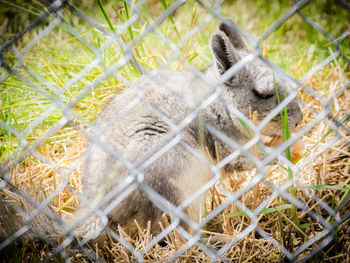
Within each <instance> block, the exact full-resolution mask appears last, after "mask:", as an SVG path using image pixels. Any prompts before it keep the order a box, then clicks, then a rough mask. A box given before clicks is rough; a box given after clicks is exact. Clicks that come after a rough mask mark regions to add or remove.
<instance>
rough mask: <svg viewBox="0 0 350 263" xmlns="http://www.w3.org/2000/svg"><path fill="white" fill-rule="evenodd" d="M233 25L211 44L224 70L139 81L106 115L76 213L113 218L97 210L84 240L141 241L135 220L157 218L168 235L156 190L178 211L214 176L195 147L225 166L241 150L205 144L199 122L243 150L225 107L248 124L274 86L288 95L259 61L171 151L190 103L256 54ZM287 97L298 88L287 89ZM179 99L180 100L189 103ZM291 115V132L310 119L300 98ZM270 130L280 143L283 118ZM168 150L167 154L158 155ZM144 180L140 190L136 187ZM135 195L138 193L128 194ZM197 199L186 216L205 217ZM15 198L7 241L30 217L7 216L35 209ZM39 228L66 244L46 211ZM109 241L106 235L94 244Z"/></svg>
mask: <svg viewBox="0 0 350 263" xmlns="http://www.w3.org/2000/svg"><path fill="white" fill-rule="evenodd" d="M232 23H233V22H232V21H231V20H229V19H226V20H223V21H222V22H221V23H220V25H219V31H218V32H217V33H214V34H213V35H212V37H211V42H210V45H211V50H212V54H213V57H214V60H215V63H214V64H213V65H212V66H211V67H209V68H208V69H207V70H206V71H205V72H203V74H204V76H205V78H201V77H199V76H197V74H195V73H193V72H191V71H185V72H173V71H159V72H157V73H156V74H154V75H153V77H149V76H147V75H146V76H143V77H141V78H140V79H138V80H137V82H136V83H135V85H134V86H133V87H132V88H127V89H124V90H121V91H119V92H118V93H117V94H116V95H115V96H114V98H113V99H112V100H111V101H110V102H109V103H108V104H107V105H106V107H105V108H104V109H103V110H102V111H101V113H100V114H99V116H98V117H97V119H96V121H95V125H94V128H93V130H92V134H93V135H92V136H91V137H92V138H94V141H91V140H89V142H88V145H87V151H86V162H85V165H84V174H83V195H84V197H85V198H86V199H87V200H85V201H84V200H83V201H82V202H81V203H82V205H81V208H80V210H78V211H77V212H76V214H77V215H79V214H84V213H83V212H84V211H93V210H94V209H96V207H99V208H100V211H102V213H103V212H104V213H107V212H108V214H107V218H105V219H106V220H105V221H103V220H102V219H101V218H103V216H101V217H100V216H99V215H98V214H97V213H94V212H91V213H90V215H89V216H87V219H86V220H85V221H82V222H81V223H79V224H78V226H77V227H76V228H74V234H75V235H77V236H80V237H87V236H88V235H89V234H91V233H93V232H94V231H95V230H100V229H103V227H104V226H105V225H106V224H107V225H108V227H109V228H110V229H113V230H115V231H118V226H121V227H122V228H123V229H124V231H125V232H126V233H128V234H130V235H133V234H135V233H136V232H137V227H136V225H135V223H134V219H136V220H137V222H138V224H139V225H140V226H141V227H146V226H147V223H148V221H151V231H152V233H153V234H157V233H159V231H160V230H161V229H160V226H159V224H158V222H159V221H161V218H162V214H163V211H162V210H161V209H159V208H158V207H157V206H156V205H155V204H154V202H152V201H151V200H150V194H149V192H147V191H148V190H147V189H153V191H154V192H155V193H157V194H159V195H160V196H162V197H163V198H164V199H165V200H167V201H168V202H169V203H170V204H172V205H174V206H178V205H180V204H181V203H182V202H184V201H185V200H187V199H188V198H189V197H190V196H191V195H193V193H195V192H196V191H198V190H199V189H200V188H201V187H202V186H203V185H205V184H206V183H207V182H208V181H209V180H210V179H211V178H212V177H213V176H212V173H211V171H210V169H209V168H207V165H206V164H205V163H204V162H203V160H202V159H201V158H198V156H197V157H196V156H195V155H194V154H193V153H192V152H191V151H190V150H189V148H187V147H190V148H191V149H194V150H195V151H197V152H198V153H200V152H203V151H202V149H203V148H205V149H208V152H209V153H210V154H211V155H213V157H215V152H216V147H217V150H218V152H219V155H220V156H219V158H220V160H223V159H224V158H225V157H227V156H228V155H229V154H231V153H232V152H233V149H232V148H231V147H230V146H229V145H227V144H225V142H223V141H222V140H220V139H219V138H217V137H216V136H214V134H213V133H211V132H209V131H208V130H207V129H204V130H203V135H202V142H200V141H201V139H200V137H201V135H200V132H201V131H200V128H199V127H200V126H199V123H200V119H202V120H203V121H204V122H205V123H207V124H209V125H211V126H212V127H214V128H215V129H217V130H219V131H220V132H222V133H223V134H225V135H226V136H227V137H229V138H230V139H231V140H233V141H235V142H236V143H238V144H239V145H243V144H245V143H246V142H248V141H249V136H248V134H247V131H246V129H245V128H244V127H243V126H242V124H241V122H240V120H239V118H238V117H237V116H236V114H234V113H233V112H232V111H231V110H229V109H228V108H227V106H226V104H227V105H231V106H233V107H234V108H236V109H237V110H239V111H240V112H241V113H242V114H244V115H245V116H247V117H249V112H250V111H251V112H254V111H256V112H257V113H258V114H257V117H258V120H257V121H258V122H259V121H261V120H262V119H263V118H264V117H266V116H267V115H268V114H269V113H270V112H271V111H272V110H273V109H274V108H276V107H277V105H278V100H277V98H276V90H275V88H276V87H277V90H278V93H279V94H283V95H284V94H285V89H286V85H285V83H284V82H283V81H282V80H280V79H279V78H278V76H274V73H273V71H272V70H271V69H270V68H269V67H267V66H266V65H265V64H264V63H263V62H261V61H260V60H259V59H256V58H255V59H253V60H252V61H251V62H250V63H248V64H247V65H245V66H244V67H243V68H242V69H240V70H239V71H238V72H237V73H236V74H234V75H233V76H230V77H229V78H228V80H226V81H224V83H223V84H221V85H220V95H219V96H218V97H217V98H216V99H213V100H212V101H211V102H210V103H208V105H207V106H206V107H204V108H203V110H202V111H201V113H200V114H197V117H196V118H193V119H192V120H191V121H189V122H188V123H186V125H184V127H183V129H181V132H180V135H181V138H180V139H178V141H177V143H174V144H173V145H171V146H169V147H167V143H169V142H170V141H171V140H173V139H174V138H175V137H176V136H178V135H176V134H175V135H174V136H172V132H173V131H174V129H176V128H174V127H176V125H178V124H183V123H184V120H185V119H186V118H188V115H189V114H190V113H191V112H192V109H193V107H192V106H190V104H189V103H187V102H185V100H187V101H190V102H192V103H193V104H192V105H197V104H198V103H199V102H200V101H202V100H203V99H204V98H205V96H207V94H208V92H209V90H210V89H211V88H212V87H213V85H215V84H216V83H218V81H219V80H220V78H221V77H222V75H224V74H225V73H226V72H227V71H228V70H229V69H230V68H231V66H233V65H235V64H236V63H237V62H238V61H239V60H241V59H242V58H243V57H245V56H247V55H249V52H248V50H247V48H246V45H245V43H244V42H243V40H242V38H241V37H240V35H239V34H238V33H237V32H236V31H235V30H233V27H232ZM226 75H227V74H226ZM164 83H165V84H166V87H165V86H164V85H163V84H164ZM169 88H170V89H169ZM287 93H288V94H289V93H290V90H288V89H287ZM140 94H141V95H140ZM176 94H181V96H183V97H184V98H185V100H184V99H183V98H181V96H177V95H176ZM282 97H283V96H282V95H281V96H280V98H281V99H283V98H282ZM131 105H132V107H131ZM127 107H130V109H127ZM287 110H288V117H289V119H288V122H289V127H290V130H291V131H292V130H293V129H294V128H295V127H296V125H297V124H298V123H299V122H300V121H301V119H302V114H301V111H300V108H299V105H298V103H297V100H293V101H292V102H290V103H289V104H288V106H287ZM199 116H200V117H199ZM261 133H262V134H263V135H266V136H281V135H282V130H281V120H280V116H279V115H278V114H277V116H276V117H274V118H273V119H272V120H271V121H270V122H269V123H268V125H266V127H264V128H263V129H262V131H261ZM167 136H168V137H167ZM165 138H166V140H164V139H165ZM176 138H179V137H176ZM174 141H175V140H174ZM215 145H217V146H215ZM160 147H164V149H165V148H166V147H167V148H166V149H165V150H163V152H162V154H159V156H157V151H158V150H159V148H160ZM161 151H162V150H161ZM145 156H147V157H145ZM155 156H156V157H155ZM202 156H205V154H202ZM152 158H153V159H152ZM253 167H254V164H253V163H252V162H251V161H250V160H249V159H248V158H247V157H245V156H244V155H240V156H238V157H237V158H235V159H233V160H232V161H230V163H229V164H228V165H227V167H226V168H227V169H233V170H246V169H251V168H253ZM132 169H134V171H132ZM135 182H136V183H138V184H139V187H137V186H135V187H134V188H135V189H133V188H132V187H133V185H134V184H133V183H135ZM122 186H123V187H122ZM118 187H119V188H120V189H119V188H118ZM146 188H147V189H146ZM128 189H129V190H130V189H131V190H130V193H129V194H128V195H127V193H128ZM119 190H120V191H119ZM118 191H119V192H118ZM123 194H124V195H125V196H124V195H123ZM198 196H199V197H198V198H197V199H196V200H194V201H193V202H192V204H191V206H188V207H186V208H184V209H183V211H184V213H188V214H189V215H190V218H191V219H192V220H194V221H198V220H199V218H200V207H201V204H202V203H203V202H204V198H205V193H202V194H200V195H198ZM7 198H8V199H11V198H12V199H14V200H17V201H16V203H13V202H2V205H0V210H2V211H0V212H1V215H0V219H1V221H0V223H1V224H3V226H2V227H1V230H0V237H1V239H2V240H4V239H5V238H6V237H8V236H9V234H11V233H9V232H10V231H12V233H13V231H15V230H18V229H19V228H20V227H21V226H23V225H24V219H23V218H17V220H16V222H15V223H11V225H9V224H10V223H9V220H8V218H9V216H8V214H9V213H10V211H12V210H13V207H14V208H16V207H19V208H21V209H22V210H24V211H25V212H28V213H30V212H31V211H32V210H33V208H34V207H33V205H31V204H29V203H28V201H26V200H24V199H23V198H17V194H16V193H14V192H11V191H8V197H7ZM101 202H103V204H102V205H101ZM98 204H100V206H98ZM10 205H11V206H12V207H10ZM189 207H191V209H188V208H189ZM190 210H191V211H190ZM189 211H190V212H189ZM107 219H108V220H107ZM30 226H31V229H32V230H33V232H34V233H37V234H39V235H42V236H44V237H46V238H48V239H53V240H59V238H60V237H61V236H62V235H64V234H65V233H66V231H67V229H65V230H64V229H63V228H62V227H61V226H60V225H59V224H58V223H57V222H56V221H53V220H52V219H51V218H50V217H49V216H47V215H46V214H45V213H43V212H41V213H39V214H38V215H37V216H36V217H35V218H34V219H33V220H32V221H31V225H30ZM97 232H99V231H97ZM103 235H105V234H104V233H103V231H101V233H100V234H98V235H97V236H96V239H95V240H98V239H99V238H102V237H101V236H103Z"/></svg>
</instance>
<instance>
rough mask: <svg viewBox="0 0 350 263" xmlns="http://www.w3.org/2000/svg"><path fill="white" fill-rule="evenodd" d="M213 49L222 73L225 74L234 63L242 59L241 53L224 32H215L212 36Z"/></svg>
mask: <svg viewBox="0 0 350 263" xmlns="http://www.w3.org/2000/svg"><path fill="white" fill-rule="evenodd" d="M211 50H212V52H213V55H214V58H215V62H216V66H217V68H218V70H219V72H220V74H224V73H225V72H226V71H227V70H228V69H229V68H230V67H231V66H232V65H233V64H235V63H236V62H238V61H239V60H240V56H239V54H238V53H237V51H236V50H235V49H234V48H233V46H232V45H231V43H230V41H229V40H228V38H227V37H226V36H225V35H224V34H222V33H215V34H213V36H212V37H211Z"/></svg>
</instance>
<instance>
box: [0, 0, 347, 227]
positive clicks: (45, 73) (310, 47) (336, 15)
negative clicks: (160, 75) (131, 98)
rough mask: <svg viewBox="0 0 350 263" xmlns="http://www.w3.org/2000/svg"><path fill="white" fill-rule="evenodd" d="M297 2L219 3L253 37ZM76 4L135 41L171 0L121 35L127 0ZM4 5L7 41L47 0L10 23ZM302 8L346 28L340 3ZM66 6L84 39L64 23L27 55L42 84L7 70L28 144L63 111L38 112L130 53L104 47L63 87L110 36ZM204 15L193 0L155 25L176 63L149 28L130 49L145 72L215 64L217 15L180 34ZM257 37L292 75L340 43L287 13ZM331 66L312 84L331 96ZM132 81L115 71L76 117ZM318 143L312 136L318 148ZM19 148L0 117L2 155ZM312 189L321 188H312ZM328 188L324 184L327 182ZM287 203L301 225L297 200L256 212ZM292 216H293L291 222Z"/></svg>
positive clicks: (3, 93)
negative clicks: (213, 39) (78, 76)
mask: <svg viewBox="0 0 350 263" xmlns="http://www.w3.org/2000/svg"><path fill="white" fill-rule="evenodd" d="M293 3H294V2H293V1H257V0H255V1H243V0H238V1H233V2H226V3H224V5H223V6H222V8H221V11H222V13H223V14H224V15H226V16H228V17H230V18H232V19H233V20H234V21H235V22H236V23H237V25H238V26H240V27H241V28H242V29H243V30H244V31H246V32H248V33H249V34H251V35H252V36H254V37H255V38H256V39H257V38H258V37H259V36H261V35H262V34H263V32H264V31H265V30H266V29H267V28H269V26H271V25H272V24H273V23H274V22H275V21H276V20H277V19H278V18H280V17H282V15H283V14H284V13H286V12H287V11H288V10H289V9H290V8H291V7H292V5H293ZM0 4H2V5H8V4H9V2H8V1H5V0H0ZM74 4H76V7H77V8H78V9H80V10H82V11H83V12H85V13H86V14H87V15H89V16H90V17H92V18H94V19H95V20H96V21H97V22H98V23H100V25H102V26H103V28H104V29H105V30H108V31H110V32H111V33H114V34H115V36H116V37H117V38H118V39H119V41H122V42H124V43H128V42H130V41H132V40H135V39H138V37H139V36H141V35H142V34H143V33H144V32H145V30H146V28H147V27H148V26H149V25H152V24H153V22H154V21H155V20H156V19H157V17H158V16H159V15H160V14H161V13H162V12H164V11H165V10H166V9H168V8H169V7H170V6H171V5H172V1H170V0H162V1H154V0H153V1H150V2H149V3H147V4H145V5H143V6H141V7H140V14H141V18H142V19H141V20H138V21H136V22H135V23H134V24H133V25H131V26H129V27H128V28H127V29H126V30H125V31H124V32H123V33H121V34H120V33H119V30H120V25H121V24H122V23H124V22H126V21H127V20H128V19H129V18H130V17H132V16H133V15H134V14H135V10H133V9H132V8H131V7H130V6H128V5H127V4H126V2H124V1H119V2H117V3H116V2H112V1H100V0H96V1H92V0H90V1H84V3H82V4H79V3H78V2H73V5H74ZM1 7H2V6H0V17H1V18H0V24H3V25H4V26H3V27H0V36H1V40H2V41H6V39H9V38H10V37H11V36H12V35H13V34H14V32H18V31H20V30H21V29H23V28H24V27H25V25H26V24H27V21H23V20H25V19H31V20H32V19H34V18H35V17H37V15H38V14H40V12H41V11H42V7H41V5H40V4H38V3H37V2H36V1H29V2H25V1H18V0H17V1H14V2H12V4H10V7H8V8H10V9H9V10H10V11H11V12H10V13H11V14H12V16H9V18H8V19H10V20H9V21H10V22H9V23H7V24H6V23H4V21H5V20H4V17H5V18H6V13H5V11H4V10H5V8H1ZM6 10H7V9H6ZM326 11H327V12H326ZM302 12H303V13H305V14H306V15H308V16H310V17H311V18H312V19H314V20H315V21H316V22H317V23H319V24H320V25H321V26H322V27H323V28H324V29H325V30H327V31H328V32H329V33H330V34H332V35H333V36H334V37H335V38H337V37H339V36H340V35H341V33H342V32H344V31H345V30H347V28H348V27H349V22H348V19H347V16H348V13H347V12H346V11H345V10H342V9H341V8H340V7H338V6H336V5H335V4H330V1H317V3H316V2H315V1H313V2H311V3H310V4H309V5H308V6H306V7H305V8H303V9H302ZM63 14H64V15H65V23H67V25H69V26H70V27H72V28H73V29H74V30H75V31H76V32H77V33H78V34H80V35H81V36H82V37H83V41H82V40H80V39H77V38H76V37H75V36H74V35H73V34H72V32H70V31H69V30H67V28H66V27H65V26H64V24H63V23H62V24H61V25H59V26H57V27H56V28H54V29H53V30H52V32H51V33H50V34H49V35H48V36H46V37H44V38H43V39H42V40H41V41H40V42H39V43H38V44H37V45H35V46H34V47H33V48H31V49H30V50H29V51H28V52H26V53H25V54H24V57H23V65H25V68H27V69H30V71H31V72H33V73H34V75H31V74H29V73H28V72H27V71H26V70H25V68H24V67H20V68H19V69H18V73H19V74H20V75H21V76H24V77H25V78H26V79H28V80H30V81H31V82H32V83H33V84H34V85H36V87H37V88H38V89H36V88H33V87H32V86H30V85H28V84H26V83H24V82H23V81H22V80H21V79H20V78H18V77H16V76H15V75H10V76H8V77H7V78H6V79H4V80H3V81H2V82H1V83H0V118H1V121H3V122H4V123H6V125H8V126H11V127H13V128H14V129H15V130H17V131H18V132H24V131H26V134H24V135H23V136H24V137H25V139H26V140H27V143H28V144H31V143H34V142H35V141H36V140H38V139H40V138H41V137H42V136H44V135H45V134H46V132H47V131H48V130H49V129H50V127H52V126H53V125H55V124H56V123H58V122H59V120H60V119H61V118H62V117H63V116H64V114H63V111H62V110H61V109H55V110H53V111H52V112H50V113H49V114H48V116H47V117H46V118H44V119H43V121H42V122H40V123H39V124H38V125H36V126H35V127H32V128H31V125H33V122H34V121H35V120H36V119H37V118H38V117H39V116H41V115H42V114H43V113H44V112H45V111H47V110H48V109H50V107H52V106H53V105H55V100H56V99H57V98H58V95H57V94H58V93H62V98H63V101H64V103H66V104H68V103H70V102H71V101H72V100H74V98H75V97H76V96H77V95H79V94H81V92H83V90H84V89H85V88H86V87H89V86H90V85H91V84H92V83H93V82H94V81H95V80H96V79H97V78H98V77H99V76H101V75H102V74H103V73H104V72H105V68H108V67H110V66H113V65H114V64H115V63H116V62H118V60H119V59H120V58H122V57H123V55H124V54H123V50H122V49H121V47H120V46H119V45H118V44H116V43H114V42H111V43H110V44H109V45H108V46H106V47H105V48H104V50H101V51H100V52H101V53H100V55H101V62H100V63H99V64H98V65H97V66H96V67H94V68H93V69H91V70H90V71H88V72H87V73H86V74H84V76H83V77H82V78H81V79H79V80H78V81H76V82H75V83H74V84H72V85H71V86H69V87H65V85H66V83H67V82H68V81H70V80H71V79H72V78H74V77H75V76H76V74H79V72H80V71H81V70H83V69H84V68H85V67H86V66H88V65H89V64H90V63H91V62H92V61H94V60H95V59H96V58H97V57H96V54H94V50H99V49H100V48H101V47H102V46H104V43H106V41H107V40H108V38H107V37H106V36H105V35H103V34H102V33H101V32H100V31H99V30H97V29H95V28H94V27H92V26H91V25H89V24H88V23H86V22H85V21H84V20H82V19H80V18H78V17H76V16H71V13H70V11H68V10H63ZM1 15H2V16H1ZM206 16H207V12H206V11H205V10H204V9H203V8H202V7H201V6H200V5H199V4H197V3H196V2H194V1H188V2H187V3H186V4H184V5H183V6H181V7H180V8H179V9H178V10H177V11H176V12H175V13H174V14H172V15H171V16H169V17H168V18H166V19H165V20H164V21H163V23H161V24H160V26H158V27H157V30H158V32H159V33H160V34H162V35H164V36H165V37H166V38H167V39H168V40H169V42H170V43H171V44H173V45H175V46H176V47H177V48H178V50H179V52H180V54H179V57H177V58H175V59H173V60H171V61H170V59H171V58H172V57H173V56H174V51H173V50H172V49H171V47H169V45H168V44H167V43H165V42H164V41H163V40H161V38H159V36H157V35H156V34H155V33H149V34H147V35H146V36H145V37H144V38H143V39H142V40H141V41H140V42H138V43H137V44H136V45H135V46H134V47H133V48H132V50H133V54H134V59H135V60H136V61H137V62H138V63H139V64H140V65H142V66H143V67H144V68H145V69H147V70H153V69H156V68H158V67H165V68H170V69H174V70H184V69H186V68H187V65H185V64H183V62H186V63H188V64H190V65H192V66H194V67H196V68H198V69H200V70H203V69H205V68H206V67H208V66H209V65H210V64H211V63H212V59H211V54H210V49H209V39H210V35H211V34H212V33H213V32H214V31H215V30H216V25H217V22H218V21H217V20H212V21H211V22H210V23H209V24H207V25H205V26H204V27H203V28H202V29H201V30H200V31H199V32H197V33H196V34H195V35H194V36H193V37H192V38H190V39H187V40H184V36H186V35H187V34H188V33H189V32H190V31H191V30H192V29H193V28H194V27H195V26H196V25H198V24H200V23H201V22H203V21H204V19H205V18H206ZM21 18H22V20H21ZM49 21H52V19H51V18H50V19H48V20H47V21H46V22H45V23H44V24H42V25H41V27H40V28H41V29H43V28H45V26H46V25H47V23H48V22H49ZM1 22H3V23H1ZM40 28H36V29H34V30H33V31H32V32H30V33H27V34H26V35H25V36H24V37H23V39H21V40H20V41H19V42H18V43H17V45H16V50H21V49H22V48H23V47H24V46H25V45H26V44H28V43H29V42H30V41H31V40H32V39H33V38H34V37H36V36H37V35H38V33H39V32H40ZM349 42H350V38H348V39H346V40H345V41H344V43H342V45H341V47H342V48H343V50H342V52H343V54H345V55H347V56H349V55H350V43H349ZM261 44H262V47H263V49H262V51H263V55H265V56H266V58H267V59H269V60H270V61H272V62H273V63H275V64H277V65H278V66H280V67H281V68H283V69H284V70H286V72H288V73H289V74H291V75H292V76H293V77H296V78H300V77H302V76H303V75H304V74H305V73H306V72H307V71H308V70H310V69H311V68H312V67H313V66H315V65H317V64H318V63H320V62H321V61H322V60H324V59H325V58H326V57H328V56H329V55H330V50H329V49H331V50H332V51H333V52H335V48H334V46H333V45H332V44H331V43H330V41H329V40H328V39H327V38H326V37H324V36H323V35H322V34H321V33H319V32H317V30H315V29H314V28H312V27H311V26H310V25H308V24H307V23H305V22H304V21H303V20H302V19H301V17H299V16H298V15H294V16H292V17H291V18H290V19H288V20H287V21H286V22H285V23H284V24H283V25H282V26H281V27H280V28H278V29H276V30H275V31H274V32H273V33H272V34H271V35H270V36H268V37H267V38H266V39H265V40H264V41H263V43H261ZM5 59H6V62H7V63H8V64H9V65H10V66H13V65H15V64H16V63H17V61H18V59H17V58H16V57H15V56H14V55H13V54H12V53H11V52H7V53H6V54H5ZM338 63H339V65H340V68H341V69H342V70H343V71H344V74H348V73H347V72H346V69H345V61H343V60H341V59H338ZM333 68H334V64H333V63H331V64H329V65H327V66H326V67H324V68H323V69H322V71H321V72H318V73H317V74H316V75H315V77H314V78H313V82H312V83H311V86H312V87H313V88H314V89H315V90H316V91H317V92H318V93H320V94H322V95H324V96H325V97H328V96H329V95H331V94H329V90H328V86H329V83H330V81H331V78H332V70H333ZM5 73H6V71H5V70H4V69H3V68H1V69H0V76H2V75H4V74H5ZM118 74H120V75H121V76H123V77H124V78H126V79H127V80H129V81H130V82H134V81H135V80H136V79H137V78H138V77H139V76H140V75H141V73H140V72H139V71H138V69H137V68H136V67H135V66H134V65H133V64H132V63H130V62H129V63H127V64H125V65H124V66H122V67H121V68H120V69H119V70H118ZM36 76H39V77H36ZM126 86H127V84H126V83H124V82H123V81H122V80H121V79H119V78H116V77H113V76H110V77H108V78H106V79H105V80H103V81H102V82H101V83H100V84H99V85H97V86H96V87H94V88H92V89H91V90H89V92H88V93H87V94H85V95H84V96H83V98H82V99H81V100H79V101H78V102H77V103H76V104H75V105H74V106H73V110H74V112H75V113H76V115H77V116H79V117H80V118H74V119H73V121H74V122H75V123H76V124H78V125H79V126H81V127H83V128H85V127H86V124H87V123H90V122H93V120H94V119H95V117H96V115H97V114H98V112H99V111H100V110H101V109H102V108H103V106H104V105H105V103H106V102H107V101H108V100H109V99H110V98H111V97H112V96H113V94H115V93H116V92H118V91H119V90H120V89H121V88H125V87H126ZM38 90H40V92H39V91H38ZM44 94H46V95H44ZM280 95H281V94H280ZM300 99H301V100H303V101H304V102H305V104H307V105H309V104H310V102H312V101H313V100H314V98H312V96H309V95H308V94H307V93H306V92H305V91H301V92H300ZM333 110H334V109H333ZM314 117H315V116H313V115H312V114H309V115H307V116H305V119H306V121H305V122H308V121H311V120H312V119H313V118H314ZM281 119H282V120H284V123H285V124H286V125H282V126H283V127H284V130H285V136H284V137H285V140H287V139H288V138H289V134H288V130H289V129H288V127H287V124H288V122H287V119H288V116H287V112H286V111H284V112H281ZM82 120H83V121H82ZM347 120H348V119H346V121H347ZM344 122H345V121H344ZM78 134H79V132H78V131H76V130H74V129H72V128H71V124H69V123H68V124H67V125H66V126H65V127H63V128H62V129H61V130H60V131H58V132H57V133H56V134H54V135H53V136H52V137H50V138H48V139H47V141H46V142H45V143H46V144H48V145H50V144H52V143H53V142H55V140H57V138H59V139H60V140H67V141H69V140H77V135H78ZM331 134H333V135H334V131H333V130H332V129H328V130H326V132H325V133H324V136H323V137H322V136H321V137H322V138H321V140H320V141H319V142H321V141H323V140H325V138H326V137H327V136H329V135H331ZM319 142H317V143H315V146H314V147H316V146H317V145H318V144H319ZM20 146H21V142H20V140H19V139H18V138H17V137H16V136H15V135H14V134H13V133H12V132H11V131H10V130H8V129H7V128H6V127H2V126H1V125H0V162H3V161H4V160H6V159H7V158H12V159H15V158H17V156H11V155H12V154H13V153H14V152H15V151H16V149H18V148H19V147H20ZM312 149H313V148H311V149H310V151H311V150H312ZM287 158H289V159H290V151H289V153H288V150H287ZM292 176H293V175H290V174H289V177H290V178H289V179H292ZM312 187H314V188H315V189H312ZM317 187H318V185H317V184H315V185H313V186H310V189H312V190H320V188H317ZM316 188H317V189H316ZM330 188H331V187H328V188H327V189H330ZM345 188H346V187H345ZM345 188H344V189H337V190H340V191H343V192H344V194H343V196H347V195H348V194H349V190H348V188H346V189H345ZM297 189H298V188H297ZM297 189H295V187H294V185H293V186H292V187H291V189H290V190H291V193H292V195H293V196H296V193H295V192H296V190H297ZM345 191H346V192H345ZM342 200H343V199H342ZM340 204H341V202H340ZM337 205H338V206H339V203H338V204H334V206H333V207H334V208H336V207H337ZM284 210H286V211H292V215H291V217H290V218H292V222H294V223H295V225H296V226H298V227H300V228H301V229H304V228H303V227H302V226H303V225H300V224H299V222H298V221H297V220H298V218H297V215H296V208H295V206H289V204H277V205H275V206H274V207H272V208H266V209H263V210H262V211H260V214H267V213H273V212H278V213H280V214H281V215H282V217H283V216H285V215H286V214H287V213H285V212H284ZM231 216H243V214H242V213H240V212H238V214H231ZM286 224H289V222H287V223H286Z"/></svg>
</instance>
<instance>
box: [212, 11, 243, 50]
mask: <svg viewBox="0 0 350 263" xmlns="http://www.w3.org/2000/svg"><path fill="white" fill-rule="evenodd" d="M235 25H236V24H235V23H233V21H232V20H231V19H228V18H225V19H223V20H222V21H221V22H220V24H219V30H220V31H221V32H223V33H224V34H225V35H226V36H227V37H228V39H229V40H230V42H231V44H232V46H234V47H235V48H237V49H247V48H246V46H245V44H244V41H243V39H242V37H241V36H240V35H239V33H238V32H236V31H235V30H234V26H235Z"/></svg>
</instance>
